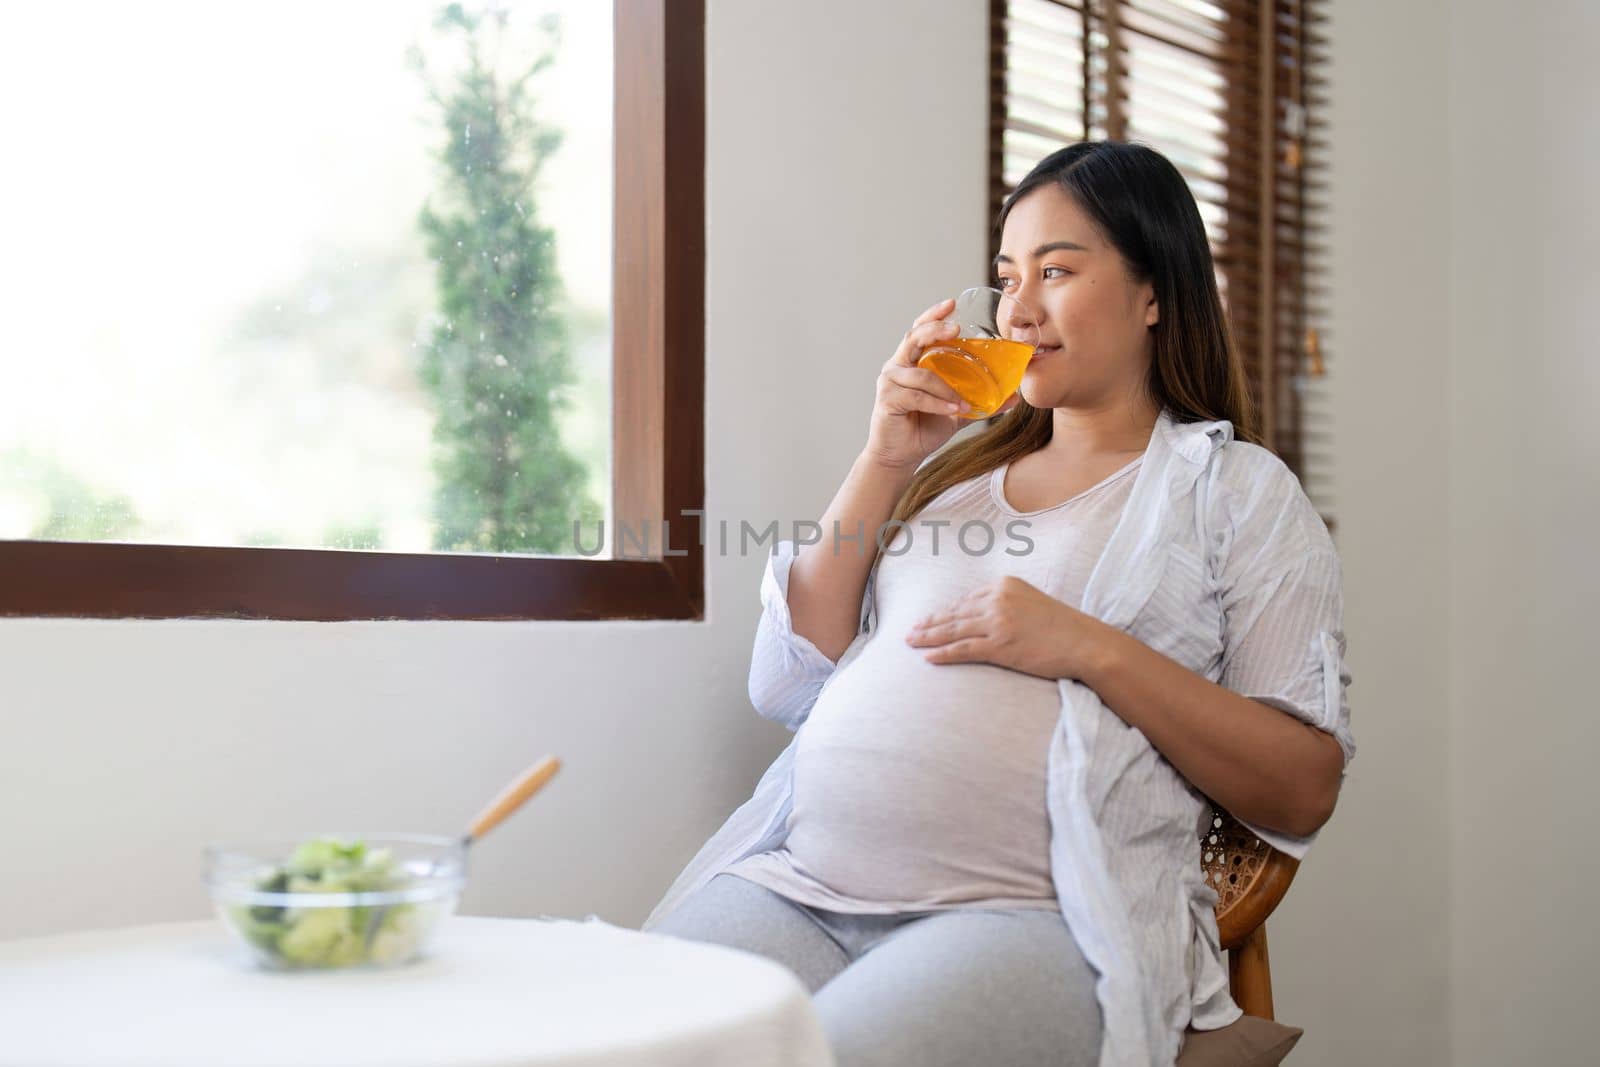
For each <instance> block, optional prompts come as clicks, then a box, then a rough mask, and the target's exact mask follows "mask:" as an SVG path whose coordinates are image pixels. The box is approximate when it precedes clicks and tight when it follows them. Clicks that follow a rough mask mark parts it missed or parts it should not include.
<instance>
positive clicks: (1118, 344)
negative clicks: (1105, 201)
mask: <svg viewBox="0 0 1600 1067" xmlns="http://www.w3.org/2000/svg"><path fill="white" fill-rule="evenodd" d="M995 273H996V276H997V277H998V278H999V281H998V282H997V283H996V284H997V286H998V288H1000V289H1001V290H1003V291H1004V292H1007V293H1010V294H1011V295H1013V296H1015V297H1016V298H1017V299H1018V301H1020V302H1021V303H1022V305H1023V306H1024V307H1025V308H1026V309H1027V313H1031V315H1032V316H1033V317H1034V318H1035V319H1036V320H1037V325H1038V327H1039V349H1038V351H1037V352H1036V353H1035V354H1034V357H1033V360H1032V362H1030V363H1029V364H1028V370H1027V373H1026V374H1025V375H1024V376H1023V379H1022V388H1021V390H1020V391H1021V393H1022V398H1023V399H1024V400H1026V401H1027V402H1028V403H1030V404H1032V405H1033V406H1034V407H1037V408H1059V407H1072V408H1083V409H1095V408H1104V407H1107V406H1110V405H1113V404H1117V403H1120V402H1121V401H1122V400H1123V399H1124V398H1125V397H1127V396H1136V395H1138V394H1139V392H1140V391H1141V390H1142V389H1143V387H1144V383H1145V381H1146V378H1147V375H1148V372H1149V365H1150V348H1151V339H1150V327H1152V326H1154V325H1155V324H1156V321H1157V319H1158V318H1159V317H1160V312H1159V309H1158V308H1157V307H1156V300H1155V290H1154V288H1153V287H1152V286H1151V285H1150V283H1149V282H1139V281H1135V280H1134V279H1133V278H1131V277H1129V275H1128V269H1127V266H1126V264H1124V263H1123V260H1122V255H1121V253H1119V252H1118V251H1117V250H1116V248H1115V247H1113V246H1112V245H1111V244H1110V243H1109V242H1107V241H1106V240H1105V238H1104V237H1102V236H1101V235H1100V232H1099V230H1098V229H1097V228H1096V227H1095V225H1094V223H1093V222H1091V221H1090V219H1089V216H1088V215H1086V214H1085V213H1084V212H1083V210H1082V209H1081V208H1079V207H1078V204H1077V201H1075V200H1074V199H1073V198H1072V197H1071V196H1070V195H1069V194H1068V193H1067V192H1066V191H1064V190H1063V189H1062V188H1061V187H1060V186H1058V185H1046V186H1041V187H1040V188H1038V189H1035V190H1034V191H1033V192H1031V193H1029V194H1028V195H1026V196H1025V197H1023V198H1022V199H1021V200H1019V201H1017V203H1016V204H1015V205H1014V206H1013V207H1012V209H1011V213H1010V214H1009V215H1007V216H1006V223H1005V229H1004V231H1003V232H1002V234H1001V237H1000V255H999V256H997V257H996V259H995Z"/></svg>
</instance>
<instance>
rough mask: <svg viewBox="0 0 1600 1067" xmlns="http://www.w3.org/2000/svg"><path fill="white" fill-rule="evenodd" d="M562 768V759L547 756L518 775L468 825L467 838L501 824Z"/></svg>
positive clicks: (470, 838) (479, 835)
mask: <svg viewBox="0 0 1600 1067" xmlns="http://www.w3.org/2000/svg"><path fill="white" fill-rule="evenodd" d="M560 769H561V761H560V760H559V759H557V758H556V757H554V756H546V757H544V759H542V760H540V761H539V762H537V763H535V764H534V765H533V766H532V767H529V768H528V769H527V770H525V771H523V772H522V774H520V775H518V777H517V779H516V781H514V782H512V783H511V784H510V785H508V786H506V787H505V789H503V790H501V792H500V795H499V796H497V797H495V798H494V799H493V800H491V801H490V802H489V805H488V807H486V808H484V809H483V810H482V811H480V812H479V813H478V817H477V818H476V819H473V820H472V822H471V823H470V824H469V825H468V827H467V840H468V841H469V842H471V841H475V840H477V839H478V838H480V837H482V836H483V835H484V834H486V833H488V832H489V831H490V830H493V829H494V828H495V827H496V826H498V825H500V821H501V820H502V819H504V818H505V817H506V816H507V815H510V814H511V813H512V812H514V811H516V810H517V809H518V808H520V807H522V805H523V803H524V802H525V801H526V800H527V799H528V798H529V797H531V796H533V794H535V793H537V792H538V791H539V790H540V789H543V788H544V784H545V783H546V782H548V781H549V780H550V779H551V778H554V777H555V774H556V772H557V771H559V770H560Z"/></svg>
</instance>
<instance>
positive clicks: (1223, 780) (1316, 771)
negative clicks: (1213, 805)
mask: <svg viewBox="0 0 1600 1067" xmlns="http://www.w3.org/2000/svg"><path fill="white" fill-rule="evenodd" d="M1083 662H1084V664H1085V666H1084V670H1083V671H1082V675H1081V678H1080V680H1081V681H1082V682H1083V683H1084V684H1085V685H1087V686H1089V688H1091V689H1093V690H1094V691H1095V692H1096V693H1097V694H1098V695H1099V697H1100V699H1101V700H1102V701H1104V702H1105V704H1106V706H1107V707H1109V708H1110V709H1111V710H1112V711H1114V712H1116V713H1117V715H1118V716H1120V717H1121V718H1122V719H1123V720H1124V721H1125V722H1127V723H1128V724H1129V725H1131V726H1135V727H1138V729H1139V730H1140V732H1142V733H1143V734H1144V735H1145V737H1146V738H1147V739H1148V740H1149V742H1150V743H1151V744H1152V745H1154V746H1155V748H1156V751H1158V752H1160V753H1161V755H1162V756H1164V757H1166V759H1167V762H1169V763H1171V764H1172V765H1173V767H1175V768H1176V769H1177V770H1178V772H1179V773H1180V774H1182V775H1183V776H1184V777H1185V778H1187V779H1188V780H1189V781H1190V782H1191V783H1192V784H1193V785H1194V787H1195V788H1196V789H1198V790H1200V791H1201V792H1202V793H1204V794H1205V795H1206V796H1208V797H1210V798H1211V799H1212V800H1214V801H1216V802H1217V803H1218V804H1220V805H1221V806H1222V807H1223V808H1225V809H1226V810H1227V811H1228V812H1229V813H1230V814H1231V815H1233V816H1234V817H1235V818H1237V819H1239V820H1241V821H1243V822H1247V823H1255V824H1257V825H1259V826H1263V827H1266V828H1267V829H1269V830H1278V831H1281V832H1283V833H1286V834H1292V835H1293V836H1295V837H1309V836H1310V835H1311V834H1313V833H1315V832H1316V831H1317V830H1318V829H1320V828H1321V826H1322V824H1323V823H1325V822H1327V821H1328V818H1329V816H1331V815H1332V814H1333V807H1334V802H1335V801H1336V800H1337V798H1338V796H1339V785H1340V781H1341V778H1342V776H1343V773H1344V763H1345V760H1344V752H1343V750H1342V749H1341V748H1340V746H1339V742H1338V741H1336V740H1335V739H1334V737H1333V735H1332V734H1329V733H1326V732H1324V731H1323V730H1320V729H1318V728H1317V727H1315V726H1312V725H1310V724H1309V723H1305V722H1302V721H1300V720H1299V719H1297V718H1294V717H1292V716H1290V715H1288V714H1287V713H1285V712H1282V711H1279V710H1278V709H1277V708H1274V707H1271V706H1269V705H1267V704H1264V703H1262V702H1260V701H1258V700H1252V699H1251V698H1249V697H1246V696H1240V695H1239V694H1238V693H1235V692H1233V691H1232V690H1229V689H1225V688H1223V687H1222V686H1220V685H1217V684H1216V683H1215V682H1211V681H1208V680H1207V679H1205V678H1203V677H1202V676H1200V675H1198V674H1196V673H1195V672H1193V671H1191V670H1189V669H1188V668H1187V667H1185V666H1183V665H1182V664H1180V663H1177V662H1175V661H1174V660H1171V659H1168V658H1167V657H1166V656H1164V655H1162V654H1161V653H1159V652H1157V651H1156V650H1155V649H1153V648H1151V647H1150V646H1149V645H1146V644H1145V643H1144V642H1142V641H1140V640H1139V639H1138V638H1136V637H1133V636H1131V635H1129V634H1126V633H1124V632H1122V631H1121V630H1118V629H1116V628H1115V627H1111V626H1106V627H1105V628H1104V631H1103V632H1101V633H1100V635H1099V640H1098V641H1096V642H1095V643H1094V648H1093V651H1091V652H1089V653H1088V654H1087V655H1086V656H1085V657H1084V661H1083Z"/></svg>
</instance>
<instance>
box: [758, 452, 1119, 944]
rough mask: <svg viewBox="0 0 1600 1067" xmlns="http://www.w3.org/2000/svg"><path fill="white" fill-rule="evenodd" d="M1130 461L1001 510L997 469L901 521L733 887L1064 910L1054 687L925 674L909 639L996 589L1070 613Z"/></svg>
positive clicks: (898, 905)
mask: <svg viewBox="0 0 1600 1067" xmlns="http://www.w3.org/2000/svg"><path fill="white" fill-rule="evenodd" d="M1142 458H1143V457H1140V459H1135V460H1134V461H1133V462H1132V463H1129V464H1128V465H1127V466H1125V467H1123V468H1122V469H1121V470H1119V471H1117V472H1116V473H1114V474H1112V475H1110V476H1109V477H1107V478H1106V479H1105V480H1104V481H1102V482H1100V483H1099V484H1098V485H1095V486H1093V487H1091V488H1089V489H1086V490H1084V491H1083V492H1081V493H1079V494H1078V495H1076V496H1074V497H1073V498H1071V499H1070V500H1067V501H1064V502H1062V503H1060V504H1057V505H1055V506H1053V507H1049V508H1043V509H1040V510H1037V511H1031V512H1023V511H1018V510H1017V509H1015V508H1013V507H1011V506H1010V504H1008V503H1007V502H1006V499H1005V494H1004V488H1003V487H1004V480H1005V474H1006V470H1007V466H1009V465H1006V466H1001V467H999V468H997V469H995V470H994V471H991V472H989V473H987V474H983V475H980V476H979V477H976V478H972V479H970V480H968V481H965V482H961V483H959V484H957V485H954V486H951V487H950V488H948V489H946V490H945V491H944V492H943V493H941V494H940V495H939V496H937V497H935V498H934V499H933V500H932V501H930V502H929V504H928V505H927V506H926V507H925V508H924V509H923V510H922V511H921V512H919V513H918V514H917V515H916V516H914V517H913V518H912V519H911V520H910V526H909V528H908V529H907V530H905V531H901V533H900V534H899V536H898V538H897V540H896V541H894V542H891V543H890V545H889V550H890V551H892V552H897V553H901V554H897V555H890V554H888V553H886V554H885V556H884V558H883V559H882V560H881V562H880V563H879V568H878V577H877V586H876V596H877V608H878V627H877V629H876V631H875V632H874V633H873V635H872V637H871V639H870V640H869V641H867V642H866V644H865V646H864V647H863V648H862V650H861V653H860V655H858V656H857V657H856V658H855V659H854V660H852V661H851V662H850V663H849V664H848V665H847V666H846V667H844V668H843V669H842V670H841V671H840V673H839V676H838V677H837V678H835V679H834V680H833V682H832V684H830V685H829V686H828V688H827V689H826V690H824V691H823V693H822V696H821V698H820V699H819V700H818V701H817V704H816V706H815V707H814V708H813V709H812V711H811V715H810V717H809V718H808V719H807V720H806V722H805V724H804V725H803V726H802V727H801V728H800V730H799V733H798V736H797V738H796V750H795V764H794V788H795V794H794V810H793V812H792V813H791V815H790V819H789V833H788V837H787V840H786V842H785V844H784V846H783V847H781V848H778V849H776V850H773V851H770V852H764V853H759V854H757V855H754V856H750V857H748V858H746V859H744V860H742V861H740V862H739V863H737V864H735V865H734V866H733V867H732V868H730V870H729V872H728V873H731V874H736V875H738V876H740V877H743V878H746V879H748V880H750V881H753V882H756V883H758V884H760V885H763V886H766V887H767V888H769V889H771V890H773V891H774V892H776V893H778V894H780V895H782V896H784V897H787V898H789V899H791V900H797V901H800V902H802V903H805V904H810V905H814V906H817V907H822V908H828V909H831V910H834V911H844V912H853V913H873V914H889V913H897V912H907V911H937V910H944V909H949V908H957V907H988V908H999V907H1006V908H1019V907H1020V908H1030V907H1031V908H1039V909H1044V910H1055V909H1056V908H1058V907H1059V904H1058V903H1057V900H1056V893H1055V888H1054V884H1053V882H1052V879H1051V875H1050V822H1049V816H1048V814H1047V812H1046V807H1045V778H1046V770H1047V757H1048V753H1049V746H1050V738H1051V735H1052V734H1053V733H1054V731H1055V730H1056V726H1057V720H1058V719H1059V718H1060V715H1061V693H1060V689H1059V683H1058V681H1057V680H1056V679H1053V678H1039V677H1036V676H1034V675H1030V674H1024V673H1022V672H1021V671H1015V670H1011V669H1009V668H1006V667H998V666H995V665H993V664H988V663H944V664H936V663H929V662H928V661H927V660H926V659H924V658H923V657H924V653H925V651H926V650H925V649H922V648H914V647H912V646H910V645H908V644H906V642H905V637H906V633H907V631H908V630H909V629H910V628H911V627H912V626H913V625H914V624H915V623H916V622H918V621H919V620H920V619H922V618H924V617H925V616H927V615H928V614H930V613H932V612H935V611H939V610H942V609H944V608H948V607H950V606H952V605H953V604H954V603H955V602H956V601H957V600H959V599H960V598H961V597H962V596H963V595H965V594H967V593H969V592H971V591H973V590H975V589H978V588H981V587H982V586H984V585H986V584H988V583H990V582H993V581H995V580H997V579H1000V578H1002V577H1005V576H1007V575H1010V576H1014V577H1017V578H1021V579H1023V580H1024V581H1026V582H1028V583H1029V584H1031V585H1033V586H1035V587H1036V588H1038V589H1040V590H1042V591H1043V592H1045V593H1047V594H1049V595H1050V596H1052V597H1054V598H1056V599H1057V600H1060V601H1063V602H1064V603H1067V604H1070V605H1072V606H1073V607H1078V606H1079V605H1080V604H1081V602H1082V598H1083V592H1084V589H1085V587H1086V586H1087V585H1088V582H1089V575H1090V573H1091V572H1092V571H1093V569H1094V566H1095V563H1096V562H1097V561H1098V560H1099V558H1100V556H1101V553H1102V551H1103V550H1104V548H1105V545H1106V541H1107V540H1108V539H1109V538H1110V536H1111V532H1112V530H1113V529H1114V528H1115V527H1116V524H1117V520H1118V518H1119V517H1120V515H1121V514H1122V511H1123V509H1124V507H1125V506H1126V505H1127V502H1128V496H1129V493H1130V492H1131V491H1132V488H1133V484H1134V472H1135V471H1136V470H1137V468H1138V466H1139V464H1140V461H1141V459H1142ZM944 523H948V525H943V524H944ZM902 550H903V551H902Z"/></svg>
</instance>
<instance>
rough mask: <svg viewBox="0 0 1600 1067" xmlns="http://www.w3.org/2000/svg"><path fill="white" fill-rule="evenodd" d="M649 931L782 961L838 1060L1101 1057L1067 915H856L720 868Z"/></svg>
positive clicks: (1093, 1007) (1042, 1065)
mask: <svg viewBox="0 0 1600 1067" xmlns="http://www.w3.org/2000/svg"><path fill="white" fill-rule="evenodd" d="M650 932H651V933H657V934H668V935H671V936H673V937H682V938H686V939H688V940H691V941H707V942H711V943H713V944H718V945H727V946H729V947H731V948H737V949H742V950H744V951H746V952H753V953H756V954H757V955H760V956H765V957H767V958H768V959H772V960H776V961H777V962H778V963H781V964H783V965H784V966H785V967H787V968H789V970H791V971H793V972H794V973H795V975H796V976H797V977H799V979H800V981H801V982H803V983H804V984H805V986H806V988H807V989H808V990H810V991H811V993H812V1003H813V1005H814V1006H815V1008H816V1011H817V1014H818V1016H819V1017H820V1018H821V1020H822V1027H823V1030H824V1032H825V1033H826V1034H827V1036H828V1042H829V1044H830V1045H832V1046H833V1053H834V1056H835V1057H837V1059H838V1061H839V1067H879V1065H882V1067H913V1065H914V1067H943V1065H946V1064H948V1065H951V1067H956V1065H960V1067H974V1065H978V1064H982V1065H984V1067H1046V1065H1048V1067H1078V1065H1089V1064H1094V1063H1097V1062H1098V1061H1099V1058H1100V1006H1099V1004H1098V1003H1097V1002H1096V1000H1095V995H1094V977H1095V976H1094V971H1093V970H1092V969H1091V968H1090V967H1089V965H1088V963H1087V962H1085V961H1084V959H1083V957H1082V956H1081V955H1080V954H1079V953H1078V948H1077V945H1076V943H1075V942H1074V941H1073V939H1072V935H1071V934H1070V933H1068V932H1067V926H1066V922H1065V920H1063V919H1062V917H1061V913H1060V912H1059V911H1054V910H1050V911H1046V910H1043V909H1039V910H1027V909H1020V908H1019V909H1011V910H1003V911H1000V910H997V911H988V910H976V909H974V910H964V909H963V910H955V911H935V912H926V911H922V912H907V913H902V914H899V915H849V914H845V913H843V912H836V911H829V910H827V909H824V908H816V907H812V906H810V905H807V904H799V903H796V902H794V901H791V900H788V899H786V898H785V897H782V896H779V895H778V894H777V893H774V892H773V891H772V890H770V889H767V888H766V887H765V886H760V885H757V884H755V883H754V882H749V881H746V880H744V879H743V878H740V877H738V876H737V875H731V874H719V875H717V876H716V877H715V878H713V879H711V881H710V882H709V883H707V884H706V885H705V886H704V887H702V888H701V889H699V890H698V891H696V892H694V893H692V894H690V895H689V896H687V897H685V898H684V900H683V902H682V903H681V904H679V905H678V907H677V908H675V909H674V910H673V911H672V912H671V913H670V914H668V915H666V916H665V917H664V918H663V919H662V920H661V921H660V922H659V923H657V924H656V925H655V926H653V927H652V928H651V930H650Z"/></svg>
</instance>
